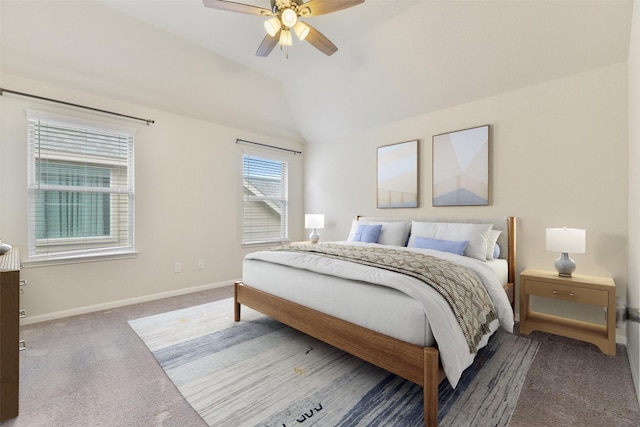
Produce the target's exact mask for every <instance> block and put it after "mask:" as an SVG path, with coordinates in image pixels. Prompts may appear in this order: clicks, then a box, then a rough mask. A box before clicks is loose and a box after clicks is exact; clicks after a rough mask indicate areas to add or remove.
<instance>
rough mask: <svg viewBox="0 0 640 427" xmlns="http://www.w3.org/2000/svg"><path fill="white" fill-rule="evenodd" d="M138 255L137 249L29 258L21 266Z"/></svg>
mask: <svg viewBox="0 0 640 427" xmlns="http://www.w3.org/2000/svg"><path fill="white" fill-rule="evenodd" d="M136 256H138V252H137V251H133V252H114V253H108V254H94V255H77V256H69V257H64V258H46V259H30V260H28V261H24V262H23V263H22V267H23V268H37V267H51V266H54V265H65V264H80V263H85V262H100V261H111V260H116V259H130V258H135V257H136Z"/></svg>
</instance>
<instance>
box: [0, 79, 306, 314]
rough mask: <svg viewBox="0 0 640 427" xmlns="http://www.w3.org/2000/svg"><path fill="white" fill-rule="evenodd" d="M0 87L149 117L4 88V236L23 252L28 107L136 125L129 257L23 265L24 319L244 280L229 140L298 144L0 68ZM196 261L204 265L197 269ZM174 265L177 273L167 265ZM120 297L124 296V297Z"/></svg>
mask: <svg viewBox="0 0 640 427" xmlns="http://www.w3.org/2000/svg"><path fill="white" fill-rule="evenodd" d="M3 84H5V85H6V86H7V87H11V88H13V89H14V90H17V91H24V92H32V93H37V94H39V95H41V96H45V97H50V98H59V99H68V98H73V99H75V100H76V102H79V103H81V104H85V105H91V106H100V107H102V108H104V109H107V110H111V111H117V112H122V113H126V114H130V115H133V116H138V117H144V118H149V119H153V120H155V122H156V123H155V124H152V125H149V126H147V125H145V124H144V123H136V122H132V121H128V120H120V119H113V118H111V117H109V116H106V115H100V114H94V113H87V112H84V111H83V110H79V109H74V108H69V107H63V106H58V105H56V104H52V103H47V102H40V101H35V100H32V99H29V98H23V97H18V96H15V95H9V94H5V95H4V96H3V97H2V98H0V102H1V103H2V121H1V123H0V125H1V127H2V131H1V134H0V138H1V142H2V144H1V147H0V148H1V149H0V151H1V152H2V157H1V159H2V163H1V164H0V182H1V188H2V193H1V198H0V206H1V208H2V209H1V210H2V222H1V223H0V229H1V230H2V239H3V240H5V241H6V242H7V243H10V244H12V245H15V246H19V247H20V248H21V252H22V258H23V259H26V250H27V223H26V219H27V213H26V206H27V191H26V188H27V186H26V178H27V171H26V164H27V159H26V138H27V136H26V118H25V109H27V108H34V109H40V110H44V111H51V112H58V113H61V114H68V115H73V116H78V117H84V118H89V119H91V120H103V121H107V122H114V123H117V124H120V125H126V126H133V127H136V129H137V131H136V137H135V161H136V177H135V179H136V196H135V197H136V202H135V209H136V222H135V224H136V233H135V239H136V249H137V250H138V251H139V254H138V255H137V257H135V258H133V259H123V260H110V261H101V262H90V263H81V264H77V263H76V264H68V265H58V266H49V267H29V266H28V264H27V267H26V268H24V269H23V270H22V273H21V275H22V277H23V278H25V279H27V280H28V282H29V285H28V287H27V292H26V293H25V294H24V295H23V296H22V307H21V308H24V309H26V310H27V313H28V315H29V317H28V318H27V320H28V321H33V320H43V319H47V318H51V317H57V316H60V315H65V314H74V313H78V312H83V311H86V310H90V309H93V308H104V307H108V306H112V305H117V304H119V303H121V302H134V301H138V300H145V299H149V298H152V297H153V296H154V295H158V294H160V295H171V294H177V293H182V292H186V291H187V290H193V289H194V288H198V287H200V286H202V287H209V286H218V285H223V284H230V281H232V280H234V279H239V278H240V277H241V262H242V257H243V255H244V254H245V253H246V252H248V250H249V249H247V248H244V249H243V248H242V247H241V245H240V229H239V228H240V226H241V223H240V221H239V215H238V207H239V206H238V205H239V201H240V200H241V197H240V195H241V187H240V182H241V175H240V174H241V168H240V164H241V160H240V155H239V150H240V147H239V146H238V145H237V144H236V138H243V139H247V140H250V141H259V142H262V143H266V144H273V145H278V146H281V147H285V148H291V149H295V150H303V147H302V145H301V144H300V143H297V142H295V141H293V142H292V141H283V140H280V139H275V138H272V137H268V136H265V135H260V134H255V133H252V132H248V131H246V130H243V129H235V128H232V127H228V126H222V125H218V124H215V123H210V122H205V121H202V120H197V119H192V118H188V117H184V116H179V115H175V114H171V113H167V112H163V111H159V110H153V109H150V108H145V107H140V106H137V105H133V104H128V103H125V102H120V101H114V100H111V99H108V98H104V97H100V96H96V95H91V94H88V93H83V92H79V91H75V90H71V89H68V88H63V87H59V86H55V85H50V84H46V83H43V82H38V81H34V80H26V79H23V78H21V77H18V76H13V75H10V74H7V73H4V74H3ZM291 167H292V168H291V172H290V173H291V174H292V175H291V176H292V179H291V183H290V191H291V195H292V203H291V206H290V209H291V221H290V222H291V224H290V225H291V230H294V231H293V232H292V233H293V235H292V237H293V238H296V239H299V238H301V237H302V236H301V234H302V230H303V224H302V217H303V209H302V191H303V180H302V157H301V156H297V157H296V158H294V162H293V164H292V165H291ZM198 260H204V263H205V268H204V269H202V270H198V269H197V262H198ZM174 262H181V263H182V273H179V274H176V273H174V272H173V266H174ZM123 300H124V301H123Z"/></svg>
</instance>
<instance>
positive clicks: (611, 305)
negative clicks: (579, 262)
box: [520, 269, 616, 356]
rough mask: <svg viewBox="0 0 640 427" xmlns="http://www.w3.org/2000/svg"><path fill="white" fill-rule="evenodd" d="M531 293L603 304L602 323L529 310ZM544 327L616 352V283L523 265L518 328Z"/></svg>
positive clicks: (533, 328) (604, 350)
mask: <svg viewBox="0 0 640 427" xmlns="http://www.w3.org/2000/svg"><path fill="white" fill-rule="evenodd" d="M531 295H534V296H539V297H545V298H552V299H557V300H562V301H572V302H576V303H580V304H590V305H595V306H600V307H605V308H606V310H607V311H606V313H607V318H606V324H604V325H600V324H597V323H590V322H583V321H581V320H575V319H570V318H566V317H561V316H554V315H551V314H544V313H538V312H534V311H531V303H530V302H531V300H530V298H531ZM536 330H537V331H544V332H549V333H552V334H556V335H562V336H565V337H569V338H574V339H577V340H581V341H586V342H590V343H592V344H595V345H596V346H598V348H600V350H601V351H602V352H603V353H605V354H608V355H610V356H615V355H616V285H615V283H614V281H613V279H611V278H605V277H593V276H582V275H578V274H574V275H573V276H572V277H561V276H558V273H557V272H550V271H541V270H530V269H526V270H524V271H523V272H522V273H520V332H521V333H523V334H529V333H530V332H532V331H536Z"/></svg>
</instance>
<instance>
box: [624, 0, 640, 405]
mask: <svg viewBox="0 0 640 427" xmlns="http://www.w3.org/2000/svg"><path fill="white" fill-rule="evenodd" d="M628 66H629V71H628V75H629V254H628V255H629V288H628V292H627V298H628V304H629V307H631V308H635V309H636V310H637V309H639V308H640V262H638V261H639V260H640V168H638V163H640V121H638V117H640V81H638V78H637V76H638V75H640V1H639V0H635V1H634V8H633V26H632V29H631V41H630V45H629V60H628ZM639 326H640V325H638V323H636V322H627V352H628V353H629V360H630V362H631V372H632V374H633V378H634V381H635V385H636V392H637V393H638V398H639V399H640V327H639Z"/></svg>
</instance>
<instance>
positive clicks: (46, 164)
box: [28, 111, 134, 260]
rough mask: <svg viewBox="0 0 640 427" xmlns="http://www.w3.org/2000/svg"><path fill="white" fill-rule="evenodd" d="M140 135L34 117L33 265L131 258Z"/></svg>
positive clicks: (31, 118) (30, 146)
mask: <svg viewBox="0 0 640 427" xmlns="http://www.w3.org/2000/svg"><path fill="white" fill-rule="evenodd" d="M133 137H134V131H133V129H129V128H121V127H116V126H110V125H106V124H104V125H103V124H99V123H98V124H97V123H93V122H85V121H80V120H76V119H72V118H67V117H62V116H58V115H53V114H48V113H42V112H36V111H29V112H28V157H29V158H28V160H29V162H28V175H29V176H28V191H29V210H28V216H29V219H28V220H29V258H30V259H32V260H37V259H55V258H70V257H79V256H88V255H105V254H111V253H123V252H132V251H133V236H134V234H133V231H134V230H133V221H134V217H133V214H134V179H133V177H134V163H133V142H134V138H133Z"/></svg>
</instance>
